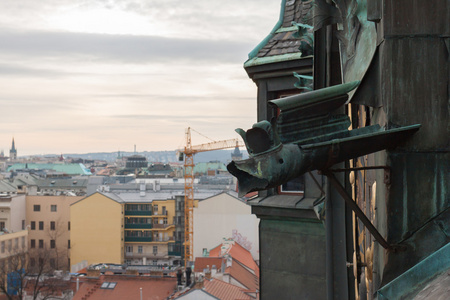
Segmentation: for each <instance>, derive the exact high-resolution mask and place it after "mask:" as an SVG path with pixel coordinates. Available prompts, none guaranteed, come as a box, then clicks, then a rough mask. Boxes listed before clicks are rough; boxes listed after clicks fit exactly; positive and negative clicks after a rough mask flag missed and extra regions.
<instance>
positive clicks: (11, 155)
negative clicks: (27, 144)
mask: <svg viewBox="0 0 450 300" xmlns="http://www.w3.org/2000/svg"><path fill="white" fill-rule="evenodd" d="M9 159H10V160H16V159H17V149H16V145H15V143H14V138H13V140H12V147H11V149H10V150H9Z"/></svg>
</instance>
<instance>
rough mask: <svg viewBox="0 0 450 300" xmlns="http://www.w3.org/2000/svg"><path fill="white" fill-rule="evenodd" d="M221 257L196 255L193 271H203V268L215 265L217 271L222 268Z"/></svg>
mask: <svg viewBox="0 0 450 300" xmlns="http://www.w3.org/2000/svg"><path fill="white" fill-rule="evenodd" d="M222 261H223V258H221V257H197V258H195V263H194V272H203V270H204V269H207V268H208V266H209V270H211V268H212V266H216V268H217V271H218V272H220V271H219V270H220V269H221V268H222Z"/></svg>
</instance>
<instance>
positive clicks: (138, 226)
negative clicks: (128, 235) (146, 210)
mask: <svg viewBox="0 0 450 300" xmlns="http://www.w3.org/2000/svg"><path fill="white" fill-rule="evenodd" d="M152 228H153V225H152V224H145V223H141V224H132V223H125V229H152Z"/></svg>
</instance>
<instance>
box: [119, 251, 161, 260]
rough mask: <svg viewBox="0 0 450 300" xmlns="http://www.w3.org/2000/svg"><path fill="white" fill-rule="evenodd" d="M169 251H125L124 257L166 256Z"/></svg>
mask: <svg viewBox="0 0 450 300" xmlns="http://www.w3.org/2000/svg"><path fill="white" fill-rule="evenodd" d="M169 255H170V254H169V252H167V251H166V252H157V253H153V252H148V253H136V252H126V253H125V258H143V257H146V258H147V259H156V258H167V256H169Z"/></svg>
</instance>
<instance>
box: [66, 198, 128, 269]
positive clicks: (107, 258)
mask: <svg viewBox="0 0 450 300" xmlns="http://www.w3.org/2000/svg"><path fill="white" fill-rule="evenodd" d="M70 220H71V230H70V240H71V251H70V262H71V266H72V268H71V269H72V271H77V269H78V268H77V266H83V265H85V264H88V265H90V264H96V263H115V264H122V263H123V260H124V230H123V229H124V204H123V202H122V201H121V200H120V199H119V198H118V197H116V196H115V195H114V194H108V195H106V194H101V193H98V192H97V193H95V194H92V195H91V196H88V197H86V198H84V199H82V200H80V201H78V202H75V203H73V204H72V205H71V207H70Z"/></svg>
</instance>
